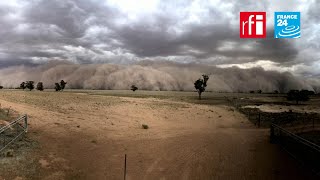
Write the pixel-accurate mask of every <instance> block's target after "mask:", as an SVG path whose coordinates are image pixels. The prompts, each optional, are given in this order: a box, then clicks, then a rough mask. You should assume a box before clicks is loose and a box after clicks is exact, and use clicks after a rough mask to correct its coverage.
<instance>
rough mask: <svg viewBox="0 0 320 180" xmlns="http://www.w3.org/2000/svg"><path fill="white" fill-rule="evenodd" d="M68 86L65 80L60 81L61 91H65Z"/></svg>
mask: <svg viewBox="0 0 320 180" xmlns="http://www.w3.org/2000/svg"><path fill="white" fill-rule="evenodd" d="M66 84H67V82H65V81H64V80H61V81H60V87H61V90H62V91H63V90H64V88H65V87H66Z"/></svg>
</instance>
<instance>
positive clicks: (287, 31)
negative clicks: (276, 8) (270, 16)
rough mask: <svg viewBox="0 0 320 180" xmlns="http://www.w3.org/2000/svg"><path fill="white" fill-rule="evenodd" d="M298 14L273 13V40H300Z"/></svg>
mask: <svg viewBox="0 0 320 180" xmlns="http://www.w3.org/2000/svg"><path fill="white" fill-rule="evenodd" d="M300 29H301V27H300V12H275V13H274V38H300V36H301V31H300Z"/></svg>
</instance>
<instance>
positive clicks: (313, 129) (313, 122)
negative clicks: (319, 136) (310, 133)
mask: <svg viewBox="0 0 320 180" xmlns="http://www.w3.org/2000/svg"><path fill="white" fill-rule="evenodd" d="M312 130H314V119H312Z"/></svg>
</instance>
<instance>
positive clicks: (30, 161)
mask: <svg viewBox="0 0 320 180" xmlns="http://www.w3.org/2000/svg"><path fill="white" fill-rule="evenodd" d="M0 103H1V105H2V107H10V106H11V107H12V109H14V110H15V111H17V112H18V113H20V114H24V113H26V114H28V116H29V124H30V126H29V128H30V129H29V132H28V134H27V141H28V142H30V143H27V146H28V148H26V150H24V148H25V147H23V146H21V147H20V149H18V150H16V152H15V153H14V157H1V158H0V179H17V180H18V179H44V180H51V179H95V180H96V179H123V174H124V173H123V167H124V155H125V154H127V179H128V180H135V179H137V180H144V179H145V180H153V179H162V180H165V179H237V180H238V179H239V180H241V179H254V180H255V179H312V177H311V173H310V172H309V171H308V170H306V169H304V168H303V167H301V166H300V165H299V164H298V163H297V162H296V161H295V160H293V159H292V158H291V157H290V156H289V155H288V154H287V153H286V152H284V151H283V150H282V149H281V148H280V147H279V146H278V145H274V144H270V143H269V137H268V135H269V130H268V129H258V128H256V127H254V125H252V124H251V123H250V122H249V121H248V120H247V119H246V117H245V116H244V115H242V114H240V113H239V112H237V111H235V110H234V109H233V108H232V107H228V106H225V105H200V104H193V103H188V102H182V101H178V100H176V101H173V100H168V99H157V98H132V97H120V96H116V97H115V96H106V95H90V94H88V93H80V92H58V93H57V92H22V91H1V92H0ZM142 124H147V125H148V126H149V129H142V128H141V125H142ZM31 142H32V143H31Z"/></svg>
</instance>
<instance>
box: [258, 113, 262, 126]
mask: <svg viewBox="0 0 320 180" xmlns="http://www.w3.org/2000/svg"><path fill="white" fill-rule="evenodd" d="M260 121H261V113H260V112H259V120H258V127H260Z"/></svg>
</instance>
